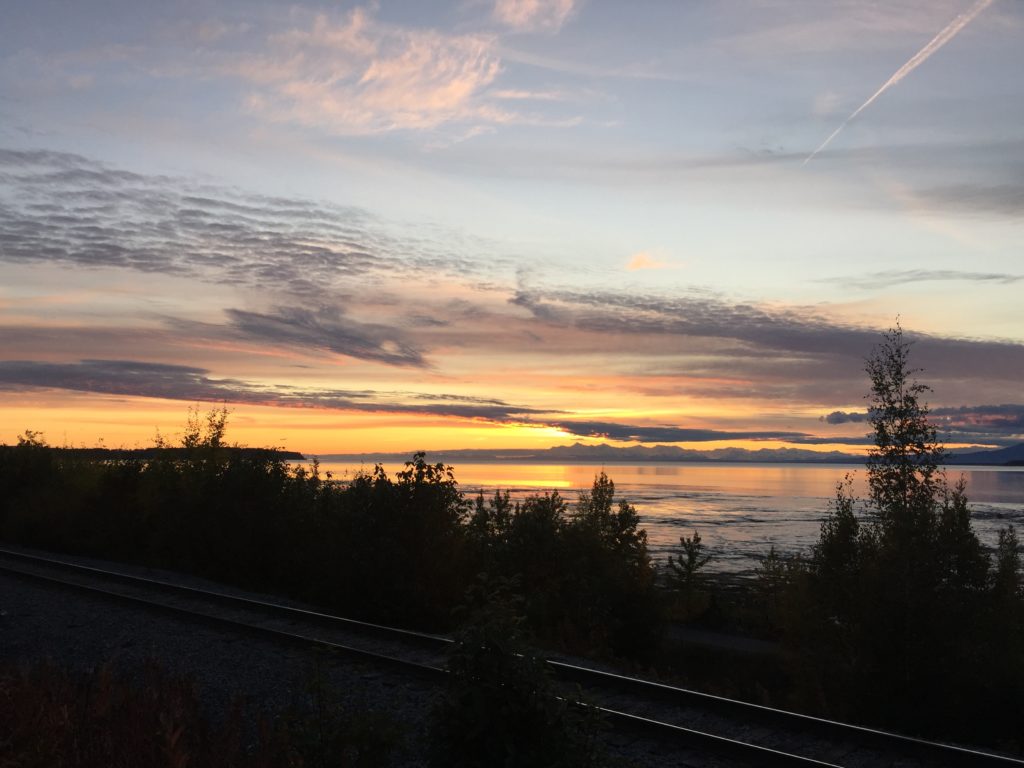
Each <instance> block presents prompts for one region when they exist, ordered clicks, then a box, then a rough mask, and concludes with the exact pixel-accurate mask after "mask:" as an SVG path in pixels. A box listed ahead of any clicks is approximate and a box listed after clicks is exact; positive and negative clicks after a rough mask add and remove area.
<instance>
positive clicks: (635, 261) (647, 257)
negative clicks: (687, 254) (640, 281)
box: [626, 251, 668, 272]
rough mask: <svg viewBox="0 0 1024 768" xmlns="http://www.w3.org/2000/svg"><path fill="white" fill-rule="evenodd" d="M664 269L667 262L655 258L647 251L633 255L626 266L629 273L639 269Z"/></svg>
mask: <svg viewBox="0 0 1024 768" xmlns="http://www.w3.org/2000/svg"><path fill="white" fill-rule="evenodd" d="M666 267H668V262H666V261H661V260H660V259H657V258H655V257H654V256H653V255H652V254H651V253H649V252H648V251H638V252H637V253H634V254H633V255H632V256H631V257H630V259H629V263H627V264H626V269H627V270H628V271H630V272H636V271H637V270H640V269H665V268H666Z"/></svg>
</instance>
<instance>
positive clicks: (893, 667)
mask: <svg viewBox="0 0 1024 768" xmlns="http://www.w3.org/2000/svg"><path fill="white" fill-rule="evenodd" d="M909 354H910V344H909V343H908V342H906V341H904V339H903V335H902V329H901V328H900V327H899V326H898V325H897V326H896V328H894V329H892V330H890V331H889V332H887V333H886V334H885V335H884V336H883V340H882V343H881V344H880V345H879V346H878V347H877V348H876V349H875V351H874V352H873V354H872V355H871V357H870V358H869V359H868V361H867V372H868V374H869V377H870V380H871V394H870V395H869V398H870V407H869V421H870V423H871V426H872V429H873V431H874V438H875V440H874V442H875V445H874V448H873V449H872V450H871V452H870V455H869V457H868V461H867V471H868V487H869V497H868V499H867V500H866V503H861V502H860V501H859V500H858V499H856V498H854V496H853V495H852V492H851V487H852V484H851V480H850V478H849V477H847V478H846V479H845V480H844V481H843V482H841V483H840V484H839V485H838V487H837V489H836V497H835V500H834V501H833V502H832V504H831V505H830V509H829V514H828V516H827V517H826V519H825V520H824V522H823V523H822V526H821V534H820V537H819V540H818V543H817V544H816V545H815V546H814V548H813V550H812V552H811V556H810V558H808V559H806V560H802V561H793V562H792V567H790V568H788V569H785V570H784V569H781V568H779V567H778V566H779V564H778V562H775V563H771V567H770V568H766V569H765V570H764V572H763V574H762V583H765V581H766V580H768V579H771V580H774V581H775V582H776V583H775V585H774V586H775V588H776V589H777V588H778V582H779V580H780V579H781V580H782V582H783V584H784V588H783V590H782V592H783V594H781V595H779V596H778V600H777V605H776V610H777V614H776V617H775V619H776V621H777V622H778V623H779V624H780V625H782V627H783V629H784V631H785V633H786V635H787V637H788V639H789V641H790V642H791V643H792V644H793V645H794V646H795V650H796V651H797V656H796V657H795V658H798V659H799V665H798V666H797V667H796V668H795V669H794V677H795V678H796V680H797V681H798V685H799V686H800V688H801V690H800V692H799V697H800V698H801V699H802V700H803V701H804V702H805V703H809V702H816V703H817V704H818V705H819V706H820V707H822V708H824V709H825V711H826V712H828V713H829V714H833V715H838V716H841V717H850V718H856V719H861V720H868V721H872V722H876V723H884V724H886V725H887V726H888V727H903V728H907V729H910V730H914V731H919V732H931V733H935V732H936V731H940V732H943V733H944V734H945V735H947V736H948V735H950V734H951V733H954V732H959V733H960V734H961V735H963V736H968V737H972V738H973V737H978V736H985V737H988V738H989V739H996V740H999V739H1007V740H1010V741H1012V740H1014V739H1019V738H1020V735H1019V728H1018V726H1019V723H1020V722H1021V716H1022V715H1024V677H1022V675H1021V670H1022V657H1024V641H1022V638H1021V635H1020V627H1019V625H1018V626H1017V627H1013V626H1012V621H1013V618H1012V617H1014V616H1019V615H1020V609H1021V599H1020V591H1019V588H1018V589H1016V591H1015V587H1014V586H1013V585H1014V584H1015V583H1016V584H1019V555H1018V559H1017V560H1015V559H1014V555H1015V554H1016V542H1015V540H1014V536H1013V534H1012V533H1010V532H1008V533H1005V534H1004V535H1003V537H1001V538H1002V541H1003V542H1004V543H1003V544H1002V545H1001V548H1000V551H999V553H998V557H997V563H996V565H995V568H994V570H993V569H992V567H991V564H990V560H989V557H988V555H987V553H986V552H985V550H984V549H983V547H982V546H981V544H980V542H979V540H978V538H977V536H976V535H975V533H974V530H973V528H972V526H971V520H970V507H969V505H968V501H967V495H966V484H965V482H964V480H963V478H961V479H959V480H957V481H955V482H952V483H950V481H949V480H948V479H947V477H946V475H945V473H944V472H943V471H942V468H941V463H942V461H943V459H944V457H945V451H944V449H943V447H942V445H941V444H940V443H939V442H938V440H937V438H936V430H935V427H934V425H932V423H931V422H930V421H929V418H928V407H927V404H926V403H925V402H924V401H923V397H924V395H925V394H926V393H927V392H928V391H930V390H929V388H928V387H927V386H926V385H924V384H921V383H919V382H918V381H917V380H916V378H915V373H916V372H917V371H915V370H914V369H912V368H910V366H909ZM1015 579H1017V580H1018V581H1016V582H1015ZM996 584H998V585H1001V586H1000V587H998V588H996V587H995V586H994V585H996ZM1000 601H1002V603H1003V604H1004V605H1003V607H1002V608H997V604H998V603H1000ZM1008 638H1013V639H1012V640H1010V639H1008ZM968 713H969V714H968Z"/></svg>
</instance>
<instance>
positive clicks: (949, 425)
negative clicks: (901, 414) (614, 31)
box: [819, 403, 1024, 445]
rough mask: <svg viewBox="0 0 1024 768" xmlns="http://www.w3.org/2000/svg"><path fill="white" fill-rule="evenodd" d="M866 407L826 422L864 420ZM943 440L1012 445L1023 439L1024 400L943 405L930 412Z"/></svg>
mask: <svg viewBox="0 0 1024 768" xmlns="http://www.w3.org/2000/svg"><path fill="white" fill-rule="evenodd" d="M868 418H869V414H868V412H867V411H849V412H848V411H833V412H832V413H829V414H827V415H825V416H821V417H820V418H819V421H822V422H825V423H827V424H850V423H858V424H859V423H864V422H866V421H867V420H868ZM929 418H930V420H931V422H932V423H933V424H934V425H935V426H936V428H937V429H938V431H939V433H940V436H941V438H942V439H943V440H947V441H950V442H960V443H967V442H984V443H996V444H1001V445H1012V444H1015V443H1018V442H1020V441H1021V440H1024V404H1016V403H1009V404H1002V405H961V406H940V407H937V408H932V409H931V410H930V412H929Z"/></svg>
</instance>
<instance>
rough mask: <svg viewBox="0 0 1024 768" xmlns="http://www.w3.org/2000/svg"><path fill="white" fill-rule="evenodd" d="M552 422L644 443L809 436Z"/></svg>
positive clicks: (568, 429)
mask: <svg viewBox="0 0 1024 768" xmlns="http://www.w3.org/2000/svg"><path fill="white" fill-rule="evenodd" d="M550 426H553V427H557V428H558V429H562V430H565V431H566V432H569V433H570V434H572V435H577V436H579V437H604V438H608V439H610V440H632V441H637V442H642V443H658V442H661V443H684V442H692V443H698V442H699V443H705V442H711V441H714V440H790V439H793V438H797V439H801V438H803V439H806V438H809V437H810V435H807V434H805V433H803V432H763V431H762V432H742V431H741V432H727V431H722V430H717V429H686V428H683V427H675V426H648V427H645V426H637V425H634V424H618V423H615V422H609V421H554V422H550Z"/></svg>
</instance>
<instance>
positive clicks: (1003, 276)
mask: <svg viewBox="0 0 1024 768" xmlns="http://www.w3.org/2000/svg"><path fill="white" fill-rule="evenodd" d="M1021 280H1024V275H1014V274H1010V273H1007V272H966V271H963V270H959V269H891V270H885V271H883V272H871V273H869V274H866V275H856V276H847V277H829V278H823V279H821V280H819V281H818V282H821V283H830V284H834V285H842V286H846V287H850V288H864V289H871V288H887V287H889V286H893V285H904V284H906V283H923V282H974V283H996V284H999V285H1011V284H1013V283H1018V282H1020V281H1021Z"/></svg>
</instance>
